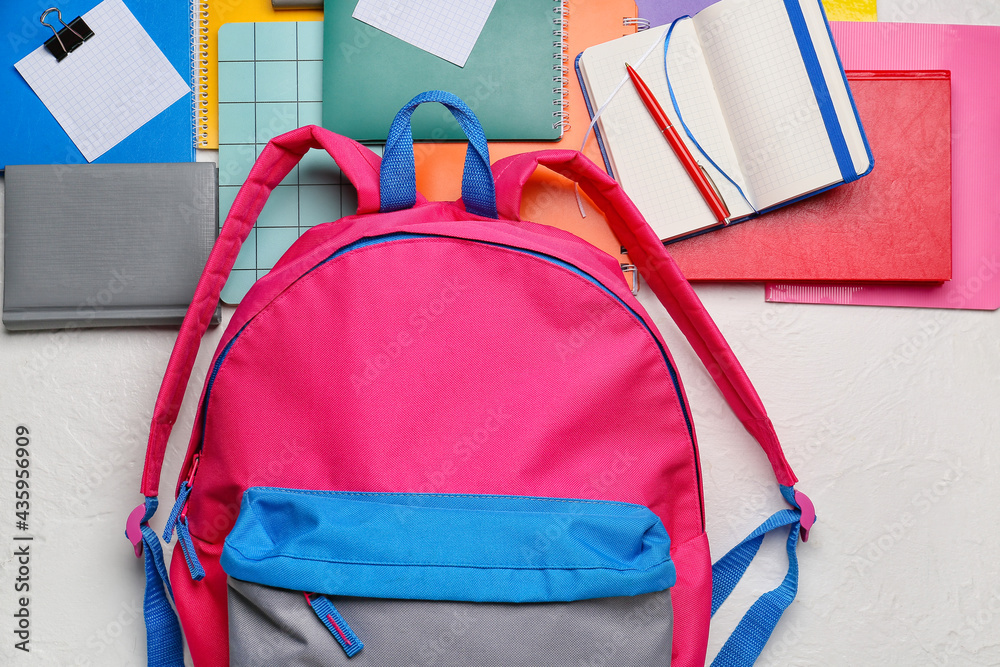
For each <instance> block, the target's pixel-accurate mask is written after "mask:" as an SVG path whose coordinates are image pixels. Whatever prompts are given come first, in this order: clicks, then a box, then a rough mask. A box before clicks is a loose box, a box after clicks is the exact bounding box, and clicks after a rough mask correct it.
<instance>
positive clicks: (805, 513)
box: [795, 489, 816, 542]
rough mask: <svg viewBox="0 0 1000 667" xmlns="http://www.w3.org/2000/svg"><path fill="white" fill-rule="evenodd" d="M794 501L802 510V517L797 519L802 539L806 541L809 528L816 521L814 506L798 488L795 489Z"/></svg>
mask: <svg viewBox="0 0 1000 667" xmlns="http://www.w3.org/2000/svg"><path fill="white" fill-rule="evenodd" d="M795 503H796V504H797V505H798V506H799V509H800V510H802V517H801V518H800V519H799V524H800V526H801V530H800V534H801V535H802V541H803V542H808V541H809V529H810V528H812V526H813V524H814V523H816V507H815V506H814V505H813V503H812V501H811V500H809V496H807V495H806V494H804V493H802V492H801V491H799V490H798V489H796V490H795Z"/></svg>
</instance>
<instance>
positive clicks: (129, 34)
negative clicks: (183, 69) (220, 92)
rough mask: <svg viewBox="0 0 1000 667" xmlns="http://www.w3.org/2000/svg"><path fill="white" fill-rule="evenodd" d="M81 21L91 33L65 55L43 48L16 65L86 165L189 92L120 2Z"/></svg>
mask: <svg viewBox="0 0 1000 667" xmlns="http://www.w3.org/2000/svg"><path fill="white" fill-rule="evenodd" d="M53 18H54V17H53V16H51V15H50V17H49V20H52V19H53ZM66 20H67V22H68V19H66ZM83 20H84V21H86V22H87V25H88V26H90V28H91V30H93V31H94V36H93V37H91V38H90V39H88V40H87V41H86V42H84V43H83V44H81V45H80V46H79V47H78V48H77V49H76V50H75V51H73V52H71V53H69V54H68V55H67V56H66V57H65V58H64V59H63V60H61V61H57V60H56V59H55V56H53V55H52V54H51V53H49V51H48V50H47V49H46V48H45V47H44V46H40V47H38V48H37V49H35V50H34V51H32V52H31V53H29V54H28V55H27V56H25V57H24V58H22V59H21V60H20V61H19V62H18V63H17V64H16V65H15V67H16V68H17V71H18V72H20V73H21V76H23V77H24V80H25V81H27V82H28V85H30V86H31V88H32V90H34V91H35V94H37V95H38V97H39V98H40V99H41V100H42V102H43V103H44V104H45V106H46V108H48V110H49V111H50V112H51V113H52V115H53V116H55V118H56V120H57V121H59V124H60V125H61V126H62V128H63V129H64V130H66V134H68V135H69V137H70V139H72V140H73V143H75V144H76V146H77V148H79V149H80V152H81V153H83V155H84V157H86V158H87V161H88V162H89V161H93V160H96V159H97V158H99V157H100V156H101V155H103V154H104V153H106V152H107V151H108V150H110V149H111V148H113V147H114V146H116V145H117V144H118V143H119V142H120V141H121V140H122V139H124V138H125V137H127V136H129V135H130V134H132V133H133V132H135V131H136V130H137V129H139V128H140V127H142V126H143V125H144V124H145V123H146V122H148V121H149V120H150V119H152V118H154V117H155V116H156V115H157V114H159V113H160V112H162V111H163V110H164V109H166V108H167V107H169V106H170V105H171V104H173V103H174V102H176V101H177V100H179V99H180V98H181V97H183V96H184V95H186V94H188V93H189V92H190V90H191V89H190V87H189V86H188V84H187V83H186V82H185V81H184V79H182V78H181V76H180V74H178V73H177V70H176V69H174V67H173V65H171V64H170V61H169V60H167V58H166V56H164V55H163V52H162V51H160V48H159V47H158V46H156V43H155V42H153V40H152V39H151V38H150V36H149V34H148V33H146V31H145V30H144V29H143V27H142V26H141V25H139V22H138V21H137V20H136V18H135V16H133V15H132V12H130V11H129V10H128V7H126V6H125V5H124V4H123V3H122V0H104V2H102V3H101V4H99V5H97V6H96V7H94V8H93V9H92V10H90V11H89V12H87V13H86V14H84V15H83ZM53 23H54V25H55V26H56V28H61V27H62V26H60V25H59V23H58V22H55V21H53Z"/></svg>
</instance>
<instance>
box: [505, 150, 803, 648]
mask: <svg viewBox="0 0 1000 667" xmlns="http://www.w3.org/2000/svg"><path fill="white" fill-rule="evenodd" d="M539 165H542V166H545V167H549V168H550V169H552V170H554V171H555V172H557V173H559V174H562V175H563V176H565V177H567V178H569V179H570V180H572V181H575V182H577V183H578V184H579V185H580V187H581V188H582V189H583V191H584V192H586V193H587V195H588V196H589V197H590V198H591V199H592V200H593V201H594V203H595V204H596V205H597V207H598V208H599V209H601V211H603V212H604V214H605V216H606V217H607V220H608V224H609V225H610V226H611V231H612V232H614V234H615V236H617V237H618V240H619V241H620V242H621V244H622V245H623V246H625V248H626V249H627V250H628V253H629V257H631V258H632V261H633V262H634V263H635V265H636V267H637V268H638V269H639V272H640V273H641V274H642V277H643V278H645V280H646V283H647V284H648V285H649V286H650V288H651V289H652V290H653V293H654V294H656V296H657V298H658V299H659V300H660V302H661V303H662V304H663V306H664V308H666V310H667V312H668V313H669V314H670V316H671V317H672V318H673V320H674V322H675V323H676V324H677V326H678V328H679V329H680V330H681V331H682V332H683V333H684V336H685V337H686V338H687V340H688V342H689V343H690V344H691V346H692V347H693V348H694V350H695V352H696V353H697V354H698V357H699V358H700V359H701V361H702V363H703V364H704V365H705V367H706V368H707V369H708V372H709V374H710V375H711V376H712V379H713V380H715V383H716V384H717V385H718V387H719V389H720V390H721V391H722V395H723V396H724V397H725V399H726V402H727V403H729V405H730V407H731V408H732V410H733V412H735V413H736V416H737V417H739V420H740V421H741V422H742V423H743V426H744V427H745V428H746V430H747V431H748V432H749V433H750V434H751V435H752V436H753V437H754V438H755V439H756V440H757V442H758V443H760V446H761V448H762V449H763V450H764V453H765V454H766V455H767V459H768V461H769V462H770V463H771V469H772V470H773V471H774V476H775V478H777V480H778V484H779V485H780V489H781V493H782V496H783V497H784V498H785V500H786V501H787V502H788V503H789V505H791V506H792V508H793V509H786V510H781V511H779V512H777V513H775V514H774V515H772V516H771V517H770V518H768V519H767V520H766V521H765V522H764V523H763V524H761V525H760V526H759V527H758V528H757V529H756V530H754V531H753V532H752V533H750V535H749V536H747V537H746V538H745V539H744V540H743V541H742V542H740V543H739V544H737V545H736V546H735V547H733V549H732V550H730V551H729V553H727V554H726V555H725V556H723V557H722V558H720V559H719V560H718V561H717V562H716V563H715V565H713V566H712V609H711V611H712V615H714V614H715V612H716V610H717V609H718V608H719V606H720V605H721V604H722V603H723V602H724V601H725V600H726V598H727V597H728V596H729V594H730V593H731V592H732V590H733V588H734V587H735V586H736V584H737V583H738V582H739V580H740V579H741V578H742V577H743V574H744V573H745V572H746V570H747V567H748V566H749V565H750V561H752V560H753V558H754V556H756V554H757V551H758V550H759V549H760V546H761V544H762V542H763V540H764V536H765V535H766V534H767V533H770V532H771V531H775V530H780V529H783V528H786V527H787V529H788V538H787V540H786V543H787V552H788V573H787V575H786V576H785V578H784V580H783V581H782V583H781V584H780V585H779V586H778V587H777V588H775V589H774V590H772V591H769V592H767V593H765V594H764V595H762V596H760V598H759V599H758V600H757V601H756V602H755V603H754V604H753V606H751V607H750V609H749V610H748V611H747V612H746V614H745V615H744V616H743V618H742V619H741V620H740V623H739V625H737V627H736V630H734V631H733V633H732V635H731V636H730V637H729V638H728V639H727V641H726V643H725V645H724V646H723V647H722V650H721V651H720V652H719V654H718V655H717V656H716V658H715V660H714V661H713V663H712V665H713V667H737V666H744V665H752V664H753V663H754V662H755V661H756V659H757V657H758V656H759V655H760V653H761V651H762V650H763V648H764V645H765V644H766V643H767V640H768V638H769V637H770V636H771V634H772V632H774V628H775V626H776V625H777V623H778V620H779V619H780V618H781V615H782V614H783V613H784V611H785V609H786V608H787V607H788V606H789V605H790V604H791V602H792V600H793V599H794V598H795V594H796V591H797V590H798V559H797V556H796V547H797V546H798V541H799V537H800V535H801V536H802V539H803V540H805V539H807V538H808V530H809V528H810V527H811V526H812V523H813V521H814V520H815V518H816V515H815V511H814V510H813V507H812V503H811V502H810V501H809V499H808V498H807V497H806V496H805V495H804V494H802V493H801V492H799V491H796V490H795V489H794V488H793V486H794V484H795V482H796V481H797V479H796V477H795V473H793V472H792V469H791V466H789V465H788V461H787V460H786V459H785V454H784V452H783V451H782V449H781V445H780V444H779V442H778V436H777V435H776V434H775V431H774V425H773V424H772V423H771V420H770V419H769V418H768V416H767V412H766V411H765V410H764V406H763V404H762V403H761V401H760V397H759V396H758V395H757V391H756V390H755V389H754V388H753V385H752V384H751V383H750V379H749V378H748V377H747V374H746V372H745V371H744V370H743V367H742V366H741V365H740V362H739V361H738V360H737V359H736V355H735V354H733V351H732V349H731V348H730V347H729V343H727V342H726V339H725V338H724V337H723V336H722V333H721V332H720V331H719V328H718V327H717V326H716V324H715V322H714V321H712V318H711V316H709V314H708V311H706V310H705V307H704V306H703V305H702V303H701V300H700V299H699V298H698V295H697V294H695V291H694V289H692V288H691V284H690V283H689V282H688V281H687V279H686V278H685V277H684V275H683V274H682V273H681V271H680V269H679V268H678V267H677V264H676V263H675V262H674V260H673V258H672V257H671V256H670V254H669V253H668V252H667V250H666V248H665V247H664V246H663V243H662V242H661V241H660V239H658V238H657V237H656V234H655V233H654V232H653V230H652V228H651V227H650V226H649V225H648V224H647V223H646V221H645V219H644V218H643V217H642V214H641V213H640V212H639V210H638V209H637V208H636V206H635V204H634V203H632V200H631V199H629V197H628V195H626V194H625V191H624V190H622V188H621V186H620V185H619V184H618V183H617V182H615V180H614V179H612V178H611V177H610V176H608V175H607V174H606V173H605V172H604V171H602V170H601V169H600V168H599V167H598V166H597V165H595V164H594V163H593V162H591V161H590V159H589V158H587V157H586V156H585V155H583V154H582V153H580V152H578V151H570V150H545V151H536V152H534V153H524V154H521V155H514V156H511V157H509V158H506V159H503V160H499V161H498V162H497V163H496V164H494V165H493V174H494V177H495V180H496V193H497V210H498V212H499V214H500V217H501V218H506V219H510V220H520V219H521V217H520V209H521V194H522V191H523V188H524V184H525V183H526V182H527V180H528V179H529V178H530V177H531V175H532V173H534V171H535V169H536V168H537V167H538V166H539Z"/></svg>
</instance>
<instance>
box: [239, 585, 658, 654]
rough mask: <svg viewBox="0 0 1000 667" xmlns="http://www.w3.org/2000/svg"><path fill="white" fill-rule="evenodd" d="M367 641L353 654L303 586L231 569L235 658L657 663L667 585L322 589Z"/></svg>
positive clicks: (363, 639)
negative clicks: (545, 596) (557, 592)
mask: <svg viewBox="0 0 1000 667" xmlns="http://www.w3.org/2000/svg"><path fill="white" fill-rule="evenodd" d="M327 597H328V599H329V600H330V601H331V602H333V604H334V605H335V606H336V608H337V610H338V611H339V612H340V614H341V615H342V616H343V618H344V619H345V620H346V621H347V623H349V624H350V626H351V628H353V630H354V632H355V633H356V634H357V636H358V637H360V638H361V639H362V641H364V644H365V648H364V650H362V651H361V652H360V653H358V654H357V655H355V656H354V657H353V658H348V657H347V655H346V654H345V653H344V650H343V649H342V648H341V646H340V645H338V643H337V642H336V641H335V640H334V637H333V636H332V635H331V632H330V631H329V630H328V629H327V627H326V626H324V625H323V623H322V622H320V620H319V619H318V618H317V615H316V614H315V613H314V612H313V610H312V609H311V608H310V606H309V603H308V602H307V601H306V599H305V597H304V596H303V594H302V593H301V592H297V591H290V590H285V589H282V588H274V587H271V586H264V585H260V584H254V583H250V582H246V581H240V580H237V579H233V578H230V579H229V642H230V664H231V665H234V666H235V667H264V666H269V667H270V666H272V665H282V666H288V667H299V666H302V667H306V666H316V667H320V666H324V667H325V666H327V665H354V666H366V667H368V666H370V667H417V666H424V665H428V666H434V667H521V666H523V667H528V666H538V665H544V666H545V667H561V666H565V667H610V666H611V665H622V666H625V665H627V666H628V667H654V666H655V667H663V666H666V665H669V664H670V654H671V640H672V626H673V615H672V611H671V605H670V591H669V590H666V591H662V592H658V593H646V594H642V595H636V596H633V597H611V598H597V599H590V600H577V601H573V602H544V603H522V604H514V603H489V602H444V601H427V600H389V599H377V598H358V597H343V596H334V595H330V596H327Z"/></svg>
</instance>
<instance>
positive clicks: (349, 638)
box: [303, 593, 365, 658]
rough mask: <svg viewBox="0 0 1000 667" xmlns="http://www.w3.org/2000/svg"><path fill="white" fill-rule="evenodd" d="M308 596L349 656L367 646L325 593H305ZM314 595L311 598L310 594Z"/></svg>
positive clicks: (324, 623) (315, 611) (314, 608)
mask: <svg viewBox="0 0 1000 667" xmlns="http://www.w3.org/2000/svg"><path fill="white" fill-rule="evenodd" d="M303 595H305V596H306V602H308V603H309V607H310V608H312V610H313V612H314V613H315V614H316V616H317V617H319V620H321V621H322V622H323V625H325V626H326V629H327V630H329V631H330V634H331V635H333V638H334V639H336V640H337V643H338V644H340V646H341V648H343V649H344V653H346V654H347V657H348V658H352V657H354V655H355V654H357V653H358V651H360V650H361V649H363V648H364V647H365V645H364V644H362V643H361V640H360V639H358V636H357V635H356V634H354V631H353V630H351V626H349V625H348V624H347V621H345V620H344V617H343V616H341V615H340V612H339V611H337V608H336V607H334V606H333V603H332V602H330V600H329V599H328V598H327V597H326V596H325V595H317V594H316V593H303ZM310 595H311V596H312V597H311V598H310V597H309V596H310Z"/></svg>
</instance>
